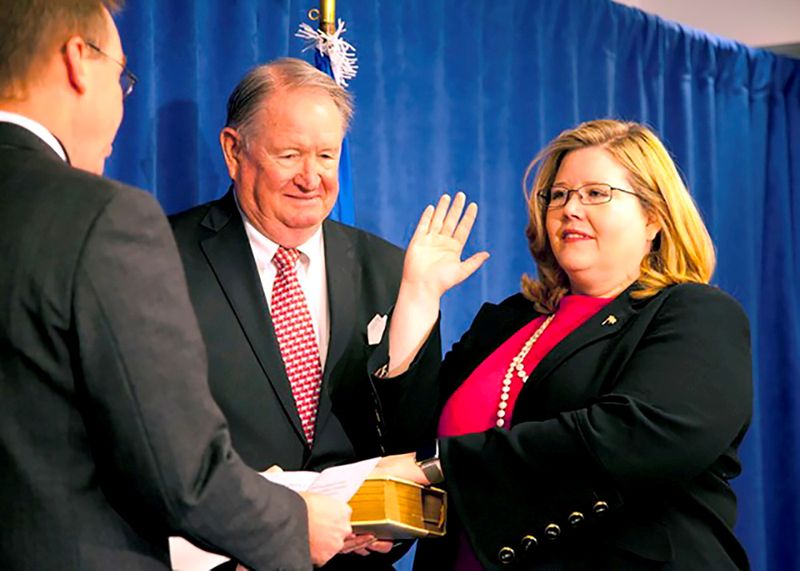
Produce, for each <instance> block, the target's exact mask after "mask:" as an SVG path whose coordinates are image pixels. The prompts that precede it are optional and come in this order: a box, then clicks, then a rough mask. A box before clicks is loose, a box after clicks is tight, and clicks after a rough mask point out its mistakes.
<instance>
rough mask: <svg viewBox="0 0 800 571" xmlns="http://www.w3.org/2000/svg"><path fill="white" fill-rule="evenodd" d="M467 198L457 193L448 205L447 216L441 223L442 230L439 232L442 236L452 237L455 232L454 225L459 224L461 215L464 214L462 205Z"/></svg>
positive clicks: (461, 193)
mask: <svg viewBox="0 0 800 571" xmlns="http://www.w3.org/2000/svg"><path fill="white" fill-rule="evenodd" d="M466 201H467V197H466V195H465V194H464V193H463V192H457V193H456V196H455V198H454V199H453V202H452V204H451V205H450V208H449V210H448V211H447V214H446V215H445V217H444V222H443V223H442V229H441V230H440V231H439V233H440V234H443V235H444V236H452V235H453V232H454V231H455V228H456V225H457V224H458V223H459V219H460V218H461V213H462V212H464V203H465V202H466Z"/></svg>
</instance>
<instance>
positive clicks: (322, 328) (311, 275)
mask: <svg viewBox="0 0 800 571" xmlns="http://www.w3.org/2000/svg"><path fill="white" fill-rule="evenodd" d="M234 196H235V193H234ZM236 205H237V207H238V206H239V203H238V201H237V203H236ZM239 214H241V216H242V220H243V221H244V229H245V232H246V233H247V241H248V242H250V249H251V250H252V251H253V257H254V258H255V260H256V268H258V277H259V278H261V287H262V289H263V290H264V296H265V297H266V298H267V304H268V305H269V308H270V312H271V311H272V285H273V284H274V283H275V276H276V275H277V274H278V269H277V268H276V267H275V264H274V263H273V262H272V258H273V257H274V256H275V252H277V251H278V246H279V245H278V244H276V243H275V242H273V241H272V240H270V239H269V238H267V237H266V236H264V235H263V234H262V233H261V232H259V231H258V230H256V228H255V227H254V226H253V225H252V224H250V221H249V220H248V219H247V216H246V215H245V214H244V212H242V210H241V209H239ZM297 249H298V250H299V251H300V258H299V260H298V263H297V265H298V267H297V279H298V281H299V282H300V287H301V289H302V290H303V294H305V296H306V303H308V310H309V312H310V313H311V322H312V324H313V325H314V333H315V334H316V337H317V346H318V347H319V357H320V365H321V366H322V370H323V371H324V370H325V359H326V357H327V355H328V342H329V340H330V313H329V311H328V308H329V306H328V283H327V281H326V279H325V242H324V238H323V236H322V226H320V227H319V228H318V229H317V231H316V232H314V234H313V235H312V236H311V238H309V239H308V240H306V242H305V243H303V244H301V245H300V246H298V247H297Z"/></svg>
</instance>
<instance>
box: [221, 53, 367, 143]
mask: <svg viewBox="0 0 800 571" xmlns="http://www.w3.org/2000/svg"><path fill="white" fill-rule="evenodd" d="M309 88H310V89H321V90H322V91H324V92H325V93H327V94H328V96H330V98H331V99H332V100H333V103H334V104H335V105H336V107H337V108H338V109H339V112H340V113H341V115H342V122H343V123H344V130H345V131H347V129H348V127H349V126H350V120H351V119H352V117H353V97H352V96H351V95H350V94H349V93H348V92H347V91H345V89H344V88H343V87H341V86H340V85H339V84H337V83H336V82H335V81H334V80H333V78H331V77H330V76H329V75H327V74H326V73H324V72H322V71H320V70H318V69H317V68H315V67H314V66H313V65H311V64H309V63H308V62H305V61H303V60H301V59H296V58H288V57H287V58H280V59H276V60H274V61H272V62H270V63H267V64H263V65H259V66H257V67H254V68H253V69H251V70H250V71H248V72H247V74H246V75H245V76H244V77H243V78H242V79H241V81H239V84H238V85H237V86H236V87H235V88H234V90H233V93H231V95H230V97H229V98H228V118H227V120H226V121H225V126H226V127H231V128H233V129H236V130H237V131H239V132H240V133H242V135H243V136H245V140H246V138H247V137H246V135H247V134H249V133H251V132H252V129H253V118H254V117H255V115H256V113H258V111H259V109H261V107H262V105H263V104H264V102H265V101H267V99H269V98H270V96H272V95H273V94H275V93H276V92H277V91H280V90H292V89H309Z"/></svg>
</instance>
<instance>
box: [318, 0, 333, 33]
mask: <svg viewBox="0 0 800 571" xmlns="http://www.w3.org/2000/svg"><path fill="white" fill-rule="evenodd" d="M319 29H320V30H322V31H323V32H325V33H326V34H332V33H334V32H335V31H336V0H319Z"/></svg>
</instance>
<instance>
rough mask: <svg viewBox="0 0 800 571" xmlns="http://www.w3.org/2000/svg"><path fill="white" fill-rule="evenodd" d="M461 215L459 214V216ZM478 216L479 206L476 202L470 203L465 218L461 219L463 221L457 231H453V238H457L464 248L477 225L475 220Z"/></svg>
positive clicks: (459, 223)
mask: <svg viewBox="0 0 800 571" xmlns="http://www.w3.org/2000/svg"><path fill="white" fill-rule="evenodd" d="M462 196H463V195H462ZM462 207H463V203H462ZM460 214H461V213H460V212H459V215H460ZM477 216H478V205H477V204H475V203H474V202H470V203H469V206H467V210H466V211H465V212H464V216H462V217H461V220H460V221H459V222H458V226H456V228H455V230H454V231H453V238H455V239H456V240H457V241H458V243H459V244H461V245H462V246H463V245H464V244H466V243H467V238H469V233H470V232H472V226H473V225H474V224H475V219H476V218H477Z"/></svg>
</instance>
